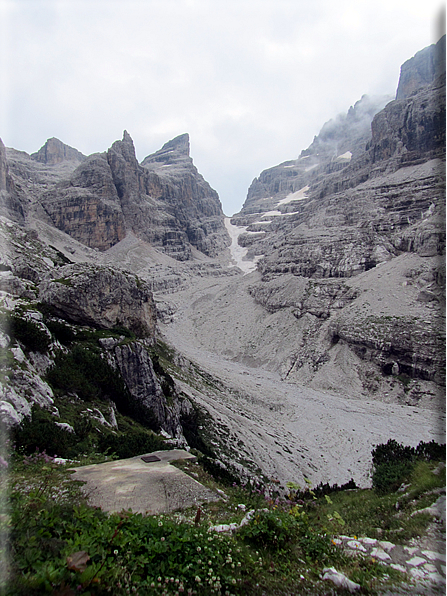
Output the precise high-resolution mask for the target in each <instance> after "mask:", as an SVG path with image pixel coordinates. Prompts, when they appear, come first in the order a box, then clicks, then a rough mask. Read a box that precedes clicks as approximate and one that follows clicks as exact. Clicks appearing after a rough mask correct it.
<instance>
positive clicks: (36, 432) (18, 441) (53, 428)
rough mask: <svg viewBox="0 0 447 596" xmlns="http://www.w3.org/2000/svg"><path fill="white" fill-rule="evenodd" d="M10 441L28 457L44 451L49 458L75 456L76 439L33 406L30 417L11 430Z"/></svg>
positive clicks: (45, 413)
mask: <svg viewBox="0 0 447 596" xmlns="http://www.w3.org/2000/svg"><path fill="white" fill-rule="evenodd" d="M11 439H12V442H13V443H14V444H15V446H16V449H17V450H18V451H20V452H21V453H23V454H27V455H30V454H32V453H34V452H36V451H45V452H46V453H47V454H48V455H50V456H55V455H58V456H60V457H73V456H75V455H76V454H77V448H76V445H77V443H78V438H77V436H76V435H75V433H73V432H69V431H66V430H64V429H63V428H60V427H59V426H57V425H56V424H55V422H54V420H53V419H52V417H51V414H50V413H49V412H47V411H45V410H42V409H41V408H39V406H37V405H34V406H33V408H32V410H31V416H30V417H29V418H28V417H26V418H24V419H23V420H22V422H21V424H20V425H19V426H16V427H14V428H13V429H12V430H11Z"/></svg>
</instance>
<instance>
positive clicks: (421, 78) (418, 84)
mask: <svg viewBox="0 0 447 596" xmlns="http://www.w3.org/2000/svg"><path fill="white" fill-rule="evenodd" d="M443 73H445V35H444V36H443V37H441V39H440V40H439V41H438V43H437V44H433V45H431V46H429V47H428V48H424V49H423V50H421V51H420V52H418V53H417V54H415V55H414V56H413V58H410V59H409V60H407V61H406V62H404V63H403V64H402V67H401V69H400V77H399V84H398V87H397V92H396V99H406V98H407V97H410V96H411V95H413V94H414V93H416V92H417V91H419V90H420V89H421V88H422V87H425V86H427V85H430V84H431V83H433V81H435V80H436V79H437V78H438V77H439V76H440V75H442V74H443Z"/></svg>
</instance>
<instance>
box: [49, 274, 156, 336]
mask: <svg viewBox="0 0 447 596" xmlns="http://www.w3.org/2000/svg"><path fill="white" fill-rule="evenodd" d="M39 298H40V300H41V301H42V302H44V303H45V304H48V305H50V306H51V307H52V308H53V309H54V312H55V313H57V314H58V315H59V316H62V317H63V318H66V319H68V320H70V321H74V322H75V323H80V324H83V325H91V326H94V327H99V328H102V329H111V328H112V327H114V326H117V325H118V326H124V327H127V328H129V329H131V330H132V331H133V332H134V333H135V334H136V335H137V336H139V337H147V338H153V337H154V335H155V326H156V310H155V305H154V301H153V298H152V293H151V291H150V290H149V288H148V286H147V285H146V284H145V283H144V282H142V281H141V280H139V279H138V278H137V277H136V276H134V275H132V274H130V273H129V274H126V273H123V272H121V271H118V270H114V269H111V268H108V267H97V266H92V265H90V266H89V265H67V266H65V267H61V268H59V269H57V270H56V271H55V272H54V273H53V274H52V275H51V276H49V277H48V278H47V279H46V280H44V281H43V282H42V283H41V284H40V287H39Z"/></svg>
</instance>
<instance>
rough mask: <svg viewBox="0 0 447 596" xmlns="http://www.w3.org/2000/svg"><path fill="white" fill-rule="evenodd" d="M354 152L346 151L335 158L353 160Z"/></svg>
mask: <svg viewBox="0 0 447 596" xmlns="http://www.w3.org/2000/svg"><path fill="white" fill-rule="evenodd" d="M351 157H352V153H351V152H350V151H346V153H343V154H342V155H339V156H338V157H336V158H335V161H351Z"/></svg>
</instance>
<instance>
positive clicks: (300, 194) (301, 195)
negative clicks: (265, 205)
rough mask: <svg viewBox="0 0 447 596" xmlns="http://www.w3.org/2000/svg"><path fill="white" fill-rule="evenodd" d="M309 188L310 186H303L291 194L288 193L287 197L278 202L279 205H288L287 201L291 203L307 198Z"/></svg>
mask: <svg viewBox="0 0 447 596" xmlns="http://www.w3.org/2000/svg"><path fill="white" fill-rule="evenodd" d="M308 190H309V187H308V186H303V188H300V190H297V191H296V192H292V193H291V194H290V195H287V197H286V198H285V199H281V200H280V201H279V203H278V207H279V206H280V205H286V204H287V203H291V202H292V201H302V200H303V199H305V198H306V193H307V191H308Z"/></svg>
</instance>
